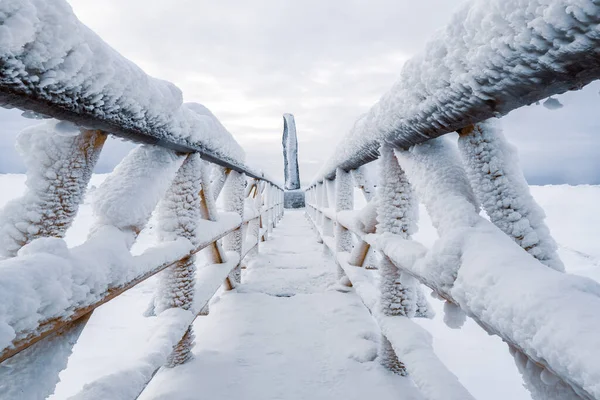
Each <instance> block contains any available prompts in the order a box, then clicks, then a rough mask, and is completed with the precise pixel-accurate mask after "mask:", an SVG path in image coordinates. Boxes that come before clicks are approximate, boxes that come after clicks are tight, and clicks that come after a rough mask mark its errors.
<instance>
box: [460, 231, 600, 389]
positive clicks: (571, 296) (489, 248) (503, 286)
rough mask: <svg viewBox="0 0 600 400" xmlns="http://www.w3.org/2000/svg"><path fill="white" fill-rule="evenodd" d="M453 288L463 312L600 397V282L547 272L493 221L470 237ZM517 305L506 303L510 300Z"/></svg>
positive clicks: (466, 239) (467, 237)
mask: <svg viewBox="0 0 600 400" xmlns="http://www.w3.org/2000/svg"><path fill="white" fill-rule="evenodd" d="M462 251H463V254H462V261H463V264H462V266H461V269H460V271H459V274H458V278H457V280H456V283H455V285H454V287H453V288H452V292H451V293H452V296H453V297H454V298H455V299H456V300H457V301H458V302H459V304H460V306H461V308H462V309H463V310H465V311H467V312H468V313H469V314H472V315H475V316H477V317H478V318H479V319H480V320H481V321H482V322H483V323H484V324H485V325H486V326H487V327H489V329H490V330H491V331H492V332H499V333H502V335H503V337H504V338H506V339H508V340H510V341H511V342H512V343H515V344H518V345H519V346H520V347H521V348H522V349H523V350H524V351H525V352H526V353H527V354H528V355H530V356H533V357H534V360H544V361H545V363H546V364H547V365H549V366H550V367H551V369H552V371H553V372H555V373H556V374H558V375H560V376H562V377H569V378H570V380H571V381H572V382H574V383H576V384H577V385H579V386H580V387H582V388H583V390H585V391H586V392H587V393H589V395H591V396H592V397H600V383H599V382H600V365H599V364H598V361H597V354H596V353H595V352H593V351H590V349H597V348H600V338H599V337H598V335H597V334H596V332H598V330H599V329H600V320H599V319H598V316H597V313H596V311H595V310H597V309H598V307H600V284H598V283H597V282H595V281H592V280H590V279H588V278H584V277H579V276H575V275H570V274H566V275H564V274H561V273H559V272H557V271H554V270H551V269H547V268H544V265H543V264H540V263H539V262H538V261H536V260H534V259H533V258H531V257H529V256H528V255H527V253H525V252H523V251H522V250H521V249H520V247H519V246H518V245H516V244H515V243H514V242H513V241H511V240H510V238H508V237H507V236H506V235H504V234H503V233H502V232H501V231H499V230H498V229H497V228H496V227H494V226H493V225H491V224H490V223H489V222H488V221H486V220H483V219H482V220H481V222H480V223H479V224H478V226H476V227H475V229H474V230H473V232H472V233H471V234H469V235H466V236H465V241H464V244H463V247H462ZM509 298H510V299H518V301H516V302H515V301H507V299H509Z"/></svg>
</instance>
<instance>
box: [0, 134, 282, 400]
mask: <svg viewBox="0 0 600 400" xmlns="http://www.w3.org/2000/svg"><path fill="white" fill-rule="evenodd" d="M59 124H60V123H57V122H50V123H46V124H43V125H41V126H37V127H33V128H30V129H28V130H26V131H25V132H23V133H22V134H21V135H20V136H19V148H20V149H21V150H22V151H23V152H25V154H26V155H27V156H26V159H27V160H28V167H29V170H28V180H27V185H28V189H27V192H26V193H25V195H23V197H21V198H18V199H15V200H13V201H12V202H10V203H8V204H7V206H6V207H5V208H4V209H3V210H2V212H1V213H0V220H1V221H2V225H1V229H0V238H1V240H2V253H3V256H4V259H3V260H0V301H1V303H2V304H3V305H4V306H3V307H1V308H0V382H4V383H8V382H11V384H10V385H7V386H4V384H3V390H4V392H3V398H7V399H12V398H15V399H16V398H32V399H37V398H45V397H46V396H47V395H48V394H50V393H52V391H53V388H54V385H55V384H56V383H57V382H58V373H59V372H60V371H61V370H62V369H63V368H64V367H65V366H66V362H67V359H68V357H69V354H70V352H71V348H72V346H73V344H74V343H75V342H76V340H77V337H78V336H79V333H80V332H81V329H82V328H83V326H84V325H85V322H86V321H87V320H88V319H89V317H90V315H91V314H92V312H93V311H94V310H95V309H96V308H97V307H99V306H101V305H102V304H104V303H106V302H108V301H110V300H112V299H114V298H115V297H117V296H118V295H120V294H122V293H124V292H125V291H127V290H129V289H131V288H133V287H134V286H136V285H137V284H139V283H140V282H143V281H144V280H146V279H148V278H150V277H152V276H154V275H156V274H158V273H159V272H161V274H160V275H159V281H160V283H159V285H158V289H157V293H156V295H155V300H154V302H153V304H152V307H151V314H153V315H156V318H159V319H160V320H161V321H162V320H163V319H164V323H161V324H160V326H161V329H163V330H164V332H162V333H155V335H154V336H155V337H158V338H162V339H161V340H162V342H161V341H160V340H159V341H158V342H157V346H158V347H159V349H157V353H156V354H154V353H153V354H152V355H151V356H149V357H148V360H145V361H143V362H141V365H143V368H141V369H140V370H137V371H129V373H134V374H135V376H136V379H135V380H134V381H133V382H129V381H128V382H127V388H122V389H123V390H122V391H119V382H121V384H123V382H125V381H123V380H122V379H116V381H114V382H113V381H111V380H110V377H104V378H102V379H100V380H99V381H97V382H93V383H91V384H89V385H87V386H86V387H85V388H84V390H83V392H82V393H80V395H78V396H79V397H77V396H76V398H93V395H92V394H90V393H96V390H100V389H99V388H103V387H104V386H105V385H108V386H110V388H111V390H114V391H115V393H121V397H111V398H122V399H127V398H136V396H137V395H138V394H139V393H140V392H141V390H143V388H144V386H145V384H147V382H148V381H149V380H150V379H151V377H152V376H153V375H154V373H155V372H156V369H158V368H160V366H162V365H163V364H166V365H167V366H173V365H178V364H181V363H183V362H185V361H186V360H187V359H188V357H189V354H190V351H191V344H192V340H191V338H193V335H192V333H191V323H192V322H193V321H194V319H195V317H196V316H197V315H199V314H201V312H204V310H205V307H206V306H207V303H208V301H209V300H210V298H211V297H212V295H213V294H214V293H215V292H216V291H217V290H218V289H219V287H221V286H222V285H223V284H224V285H225V288H226V289H231V288H233V287H235V286H236V285H237V284H238V282H240V279H241V268H242V264H243V262H244V258H245V257H246V256H247V255H248V254H249V253H250V252H252V251H254V252H256V251H258V245H259V242H260V241H264V240H266V238H267V235H268V232H269V231H270V230H271V229H272V228H273V226H275V224H276V223H277V222H278V221H279V219H280V218H281V216H282V214H283V192H282V190H281V189H280V188H279V187H277V186H275V185H273V184H271V183H270V182H268V181H265V180H262V179H259V178H251V179H250V181H249V182H247V178H246V177H245V175H244V174H240V173H238V172H236V171H233V170H226V171H224V174H223V173H222V172H223V171H222V168H221V167H220V166H217V165H214V164H210V163H208V162H206V161H204V160H202V159H201V158H200V156H199V154H197V153H191V154H188V155H186V154H178V153H175V152H174V151H172V150H170V149H164V148H161V147H158V146H153V145H140V146H139V147H137V148H135V149H134V150H132V151H131V153H130V154H129V155H128V156H127V157H125V159H124V160H123V161H122V162H121V163H120V164H119V165H118V166H117V168H115V170H114V172H113V173H112V174H110V175H109V176H108V177H107V178H106V180H105V181H104V182H103V183H102V185H100V187H99V188H98V189H96V190H95V191H94V192H93V193H92V194H91V195H92V196H93V209H94V213H95V215H96V223H95V225H94V226H93V228H92V230H91V232H90V234H89V238H88V240H87V241H86V242H85V243H84V244H82V245H80V246H77V247H75V248H71V249H70V248H67V246H66V244H65V242H64V240H63V239H62V237H64V234H65V232H66V230H67V229H68V227H69V226H70V225H71V223H72V221H73V219H74V217H75V214H76V212H77V208H78V204H79V203H80V202H81V199H82V197H83V195H84V193H85V188H86V187H87V184H88V180H89V178H90V176H91V170H92V169H93V164H94V162H95V160H97V154H96V155H95V156H92V154H93V153H94V152H99V151H100V149H101V147H102V146H101V144H102V143H103V140H100V139H99V137H105V136H106V135H105V134H104V133H102V132H98V131H88V130H85V129H83V128H82V129H81V132H79V133H73V132H71V134H70V135H68V136H63V135H61V131H60V129H59V128H57V125H59ZM34 153H35V154H34ZM211 170H212V173H211ZM223 175H224V176H225V179H222V177H223ZM219 188H222V190H221V194H220V196H218V195H217V194H216V193H215V191H216V190H220V189H219ZM217 200H219V201H220V202H221V203H222V205H221V207H222V208H223V212H218V211H217ZM155 209H156V211H154V214H155V218H156V225H155V229H156V230H155V231H156V232H157V235H158V239H159V240H160V242H161V243H160V244H159V245H158V246H156V247H154V248H150V249H148V250H146V251H144V252H143V253H142V254H140V255H137V256H134V255H132V253H131V252H130V249H131V247H132V245H133V243H134V241H135V240H136V238H137V236H138V234H139V232H140V231H141V230H142V229H143V228H144V227H145V226H146V224H147V223H148V221H149V219H150V216H151V215H152V213H153V210H155ZM261 228H262V229H264V232H262V234H261V235H259V233H260V229H261ZM220 239H222V240H223V243H222V244H221V241H220ZM201 250H205V255H206V258H207V259H208V262H209V265H201V264H198V262H196V260H195V258H196V254H198V253H199V252H200V251H201ZM197 264H198V265H197ZM171 310H175V311H171ZM176 310H180V311H176ZM163 314H164V315H163ZM157 335H158V336H157ZM169 344H170V345H169ZM173 345H175V348H174V349H173V350H172V351H167V350H168V349H170V348H172V346H173ZM169 346H171V347H169ZM169 353H170V354H169ZM40 357H44V359H45V360H46V361H47V362H48V368H46V369H44V371H43V373H41V374H40V371H39V370H37V369H36V368H35V365H36V363H39V358H40ZM107 379H108V381H107ZM15 382H17V383H15ZM103 390H104V389H103ZM132 391H133V392H135V393H133V392H132ZM125 393H132V395H131V396H130V397H127V395H125ZM90 396H91V397H90Z"/></svg>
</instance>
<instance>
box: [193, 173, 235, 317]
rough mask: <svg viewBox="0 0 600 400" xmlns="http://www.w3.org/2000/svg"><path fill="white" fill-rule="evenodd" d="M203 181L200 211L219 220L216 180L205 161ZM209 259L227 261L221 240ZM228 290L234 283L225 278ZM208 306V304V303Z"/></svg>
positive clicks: (210, 251)
mask: <svg viewBox="0 0 600 400" xmlns="http://www.w3.org/2000/svg"><path fill="white" fill-rule="evenodd" d="M200 173H201V182H202V189H201V191H200V199H201V203H200V212H201V215H202V218H203V219H206V220H208V221H217V220H218V218H219V214H218V213H217V205H216V201H215V200H216V198H217V195H215V193H214V192H213V190H214V189H215V185H214V182H211V181H210V169H209V164H208V163H203V165H202V168H201V171H200ZM208 261H209V262H210V263H211V264H222V263H224V262H227V257H226V255H225V251H224V250H223V246H222V245H221V243H220V242H219V241H215V242H213V243H212V244H211V245H210V247H209V251H208ZM223 285H224V286H225V289H226V290H231V289H233V288H234V283H233V282H231V281H230V279H229V278H227V279H225V282H224V284H223ZM207 307H208V305H207ZM207 307H205V308H206V309H205V310H202V312H201V313H202V314H205V315H206V314H208V308H207Z"/></svg>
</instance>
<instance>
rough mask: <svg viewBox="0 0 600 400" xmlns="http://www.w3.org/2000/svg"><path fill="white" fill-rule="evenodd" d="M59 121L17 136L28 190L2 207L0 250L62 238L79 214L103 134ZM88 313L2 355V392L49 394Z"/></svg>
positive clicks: (12, 395)
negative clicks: (67, 131)
mask: <svg viewBox="0 0 600 400" xmlns="http://www.w3.org/2000/svg"><path fill="white" fill-rule="evenodd" d="M58 123H59V122H58V121H50V122H46V123H43V124H40V125H37V126H34V127H31V128H28V129H26V130H24V131H23V132H21V133H20V134H19V136H18V137H17V149H18V150H19V152H20V153H21V155H22V156H23V158H24V161H25V164H26V166H27V181H26V185H27V190H26V192H25V194H24V195H23V196H22V197H20V198H17V199H15V200H13V201H11V202H9V203H8V204H7V205H6V206H5V207H4V208H3V209H2V212H1V214H0V242H1V243H2V246H1V247H0V256H5V257H14V256H16V255H17V253H18V251H19V250H20V249H21V248H22V247H23V246H25V245H27V244H28V243H30V242H32V241H33V240H35V239H37V238H42V237H58V238H63V237H64V236H65V234H66V232H67V230H68V228H69V227H70V226H71V224H72V222H73V220H74V218H75V215H76V214H77V210H78V208H79V204H80V203H81V200H83V196H84V195H85V192H86V189H87V185H88V183H89V180H90V178H91V175H92V171H93V169H94V165H95V164H96V162H97V160H98V157H99V155H100V152H101V150H102V147H103V145H104V142H105V141H106V138H107V135H106V134H105V133H103V132H101V131H95V130H83V129H81V130H79V129H78V128H75V127H73V130H74V133H76V135H74V136H73V135H69V136H63V135H61V134H59V132H57V129H56V125H57V124H58ZM77 132H79V133H78V134H77ZM90 315H91V313H90ZM88 319H89V315H88V316H86V317H83V318H81V319H80V320H78V321H76V322H75V323H74V324H71V325H70V326H69V327H68V328H65V329H63V330H62V331H61V332H60V334H57V335H54V336H53V337H51V338H49V339H48V340H46V341H45V342H38V343H35V344H34V345H33V346H31V347H29V348H28V349H26V350H24V351H22V352H20V353H19V354H17V355H15V356H13V357H12V358H10V359H8V360H6V361H4V363H3V364H2V365H3V368H0V381H5V382H7V384H8V387H6V386H5V387H4V390H5V391H4V392H3V393H2V395H0V396H2V397H3V396H6V398H15V399H16V398H46V397H47V396H49V395H51V394H52V392H54V388H55V386H56V384H57V383H58V382H59V380H60V379H59V373H60V371H62V370H63V369H64V368H65V367H66V366H67V362H68V359H69V357H70V355H71V351H72V348H73V346H74V345H75V343H76V342H77V340H78V338H79V335H80V334H81V332H82V330H83V328H84V327H85V325H86V323H87V321H88ZM40 360H44V361H43V362H44V363H45V367H44V368H42V369H40V368H39V366H36V364H39V363H40ZM14 377H18V378H19V379H16V380H14V379H13V378H14ZM11 379H12V381H11ZM0 386H2V385H0Z"/></svg>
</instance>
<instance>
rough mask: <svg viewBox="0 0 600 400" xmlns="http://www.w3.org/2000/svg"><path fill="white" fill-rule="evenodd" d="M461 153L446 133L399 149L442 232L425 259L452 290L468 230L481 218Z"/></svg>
mask: <svg viewBox="0 0 600 400" xmlns="http://www.w3.org/2000/svg"><path fill="white" fill-rule="evenodd" d="M457 153H458V152H457V151H456V148H455V146H453V145H452V143H450V142H449V140H448V139H447V138H444V137H440V138H436V139H432V140H430V141H428V142H426V143H422V144H419V145H416V146H413V147H412V148H411V149H410V150H409V151H399V150H396V151H395V154H396V157H397V158H398V161H399V162H400V164H401V165H402V167H403V169H404V170H405V171H406V174H407V175H408V178H409V179H410V182H411V183H412V185H413V188H414V189H415V191H416V193H417V196H418V197H419V200H420V201H421V202H422V203H423V204H424V205H425V208H426V209H427V212H428V214H429V216H430V217H431V222H432V224H433V226H434V228H436V230H437V232H438V236H439V239H438V240H437V241H436V243H435V244H434V245H433V247H432V248H431V250H430V251H429V252H428V253H427V256H426V259H425V260H424V262H425V263H426V264H427V268H426V269H427V271H428V275H430V277H431V278H432V279H434V281H435V282H436V284H437V285H439V286H440V287H441V288H443V289H444V290H448V291H449V290H451V289H452V286H453V285H454V281H455V280H456V277H457V274H458V269H459V268H460V265H461V262H462V261H461V249H462V247H463V240H464V237H465V233H466V232H469V231H470V229H471V228H472V227H474V226H475V225H476V224H477V223H478V222H479V221H480V217H479V206H478V202H477V199H476V198H475V195H474V194H473V190H472V189H471V185H470V183H469V180H468V179H467V176H466V173H465V170H464V168H463V166H462V163H461V161H460V158H459V155H458V154H457ZM449 210H452V212H449Z"/></svg>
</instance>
